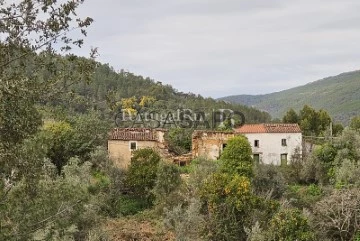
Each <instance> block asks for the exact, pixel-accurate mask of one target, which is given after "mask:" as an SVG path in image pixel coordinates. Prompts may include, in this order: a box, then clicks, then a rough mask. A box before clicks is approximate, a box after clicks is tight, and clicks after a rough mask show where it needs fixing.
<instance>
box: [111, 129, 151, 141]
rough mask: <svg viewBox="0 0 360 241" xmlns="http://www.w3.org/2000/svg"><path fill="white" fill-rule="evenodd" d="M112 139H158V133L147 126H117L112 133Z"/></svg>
mask: <svg viewBox="0 0 360 241" xmlns="http://www.w3.org/2000/svg"><path fill="white" fill-rule="evenodd" d="M110 139H111V140H122V141H156V140H157V139H156V135H155V133H154V132H153V130H151V129H146V128H115V129H113V131H112V132H111V134H110Z"/></svg>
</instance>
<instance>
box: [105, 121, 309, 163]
mask: <svg viewBox="0 0 360 241" xmlns="http://www.w3.org/2000/svg"><path fill="white" fill-rule="evenodd" d="M166 132H167V130H166V129H148V128H115V129H113V130H112V132H111V134H110V137H109V140H108V152H109V157H110V159H111V160H113V161H114V163H115V164H116V165H117V166H118V167H120V168H125V169H126V168H127V167H128V166H129V165H130V162H131V156H132V152H133V151H134V150H137V149H141V148H153V149H155V150H156V151H158V153H159V154H160V155H161V156H162V157H163V158H164V159H166V160H169V161H170V162H174V163H177V164H179V165H186V164H188V163H189V162H190V161H191V159H195V158H199V157H205V158H207V159H211V160H216V159H218V158H219V157H220V155H221V152H222V151H223V149H224V148H225V147H226V144H227V141H228V140H229V139H230V138H232V137H234V136H236V135H244V136H246V137H247V139H248V140H249V143H250V145H251V148H252V154H253V158H254V160H255V161H256V162H261V163H264V164H274V165H286V164H288V163H289V162H290V161H291V159H292V157H293V156H294V155H295V154H299V155H301V152H302V134H301V130H300V127H299V125H298V124H247V125H243V126H241V127H240V128H238V129H235V130H233V131H211V130H195V131H194V132H193V134H192V150H191V153H189V154H186V155H183V156H175V155H173V154H171V153H169V151H168V149H167V143H166V140H165V134H166Z"/></svg>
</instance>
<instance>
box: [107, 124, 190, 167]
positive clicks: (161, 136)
mask: <svg viewBox="0 0 360 241" xmlns="http://www.w3.org/2000/svg"><path fill="white" fill-rule="evenodd" d="M166 132H167V130H166V129H149V128H115V129H113V130H112V132H111V133H110V136H109V139H108V153H109V158H110V159H111V160H112V161H113V162H114V163H115V165H116V166H117V167H119V168H123V169H127V168H128V166H129V165H130V162H131V157H132V153H133V151H135V150H138V149H141V148H152V149H154V150H156V151H157V152H158V153H159V154H160V156H161V157H162V158H163V159H164V160H167V161H169V162H174V163H177V164H178V165H186V164H188V163H189V162H190V160H191V154H188V155H182V156H175V155H173V154H171V153H170V152H169V151H168V147H167V143H166V141H165V134H166Z"/></svg>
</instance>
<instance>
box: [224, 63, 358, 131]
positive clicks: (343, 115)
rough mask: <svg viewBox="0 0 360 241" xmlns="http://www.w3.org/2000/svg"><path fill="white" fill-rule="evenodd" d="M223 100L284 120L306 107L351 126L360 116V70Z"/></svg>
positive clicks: (228, 97) (232, 96) (227, 97)
mask: <svg viewBox="0 0 360 241" xmlns="http://www.w3.org/2000/svg"><path fill="white" fill-rule="evenodd" d="M219 99H220V100H224V101H229V102H233V103H238V104H243V105H247V106H251V107H254V108H257V109H259V110H263V111H267V112H269V113H270V114H271V115H272V117H273V118H281V117H282V116H283V115H284V114H285V113H286V111H287V110H289V109H290V108H293V109H295V110H299V109H301V108H302V107H303V106H304V105H306V104H307V105H310V106H313V107H314V108H316V109H325V110H327V111H328V112H329V114H330V115H331V116H332V117H333V118H334V120H335V121H340V122H342V123H345V124H346V123H347V122H348V121H349V119H350V118H351V117H352V116H355V115H360V70H354V71H351V72H345V73H341V74H339V75H335V76H330V77H326V78H323V79H320V80H316V81H313V82H310V83H307V84H305V85H302V86H297V87H294V88H290V89H287V90H282V91H278V92H273V93H269V94H261V95H231V96H226V97H222V98H219Z"/></svg>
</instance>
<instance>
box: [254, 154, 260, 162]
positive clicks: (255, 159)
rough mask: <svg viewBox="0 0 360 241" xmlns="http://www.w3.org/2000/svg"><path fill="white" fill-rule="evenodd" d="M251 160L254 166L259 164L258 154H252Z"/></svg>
mask: <svg viewBox="0 0 360 241" xmlns="http://www.w3.org/2000/svg"><path fill="white" fill-rule="evenodd" d="M253 159H254V162H255V164H259V163H260V154H254V156H253Z"/></svg>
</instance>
